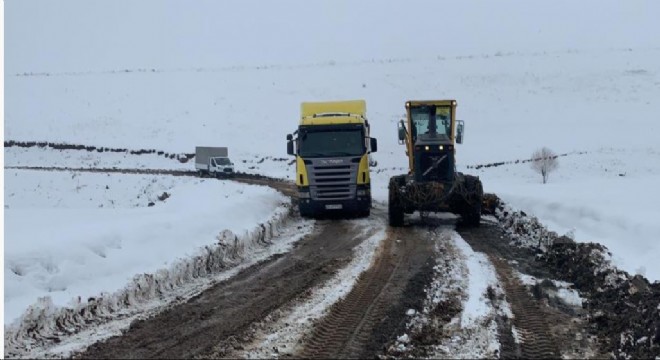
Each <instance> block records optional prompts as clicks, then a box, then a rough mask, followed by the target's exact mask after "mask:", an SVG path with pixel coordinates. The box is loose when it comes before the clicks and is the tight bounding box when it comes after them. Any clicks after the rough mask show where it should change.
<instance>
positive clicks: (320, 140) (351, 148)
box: [298, 129, 365, 157]
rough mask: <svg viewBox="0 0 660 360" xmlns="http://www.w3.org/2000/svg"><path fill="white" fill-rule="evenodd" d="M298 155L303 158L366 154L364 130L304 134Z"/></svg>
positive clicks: (308, 132)
mask: <svg viewBox="0 0 660 360" xmlns="http://www.w3.org/2000/svg"><path fill="white" fill-rule="evenodd" d="M298 140H299V143H298V149H299V150H298V155H300V156H302V157H330V156H359V155H363V154H364V153H365V147H364V137H363V135H362V130H357V129H351V130H323V131H306V132H302V133H301V134H300V137H299V139H298Z"/></svg>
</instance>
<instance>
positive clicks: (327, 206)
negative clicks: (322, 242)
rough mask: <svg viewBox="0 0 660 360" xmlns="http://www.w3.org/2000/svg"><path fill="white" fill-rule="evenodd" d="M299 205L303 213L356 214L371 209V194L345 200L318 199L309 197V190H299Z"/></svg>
mask: <svg viewBox="0 0 660 360" xmlns="http://www.w3.org/2000/svg"><path fill="white" fill-rule="evenodd" d="M298 206H299V208H300V213H301V214H309V215H312V216H313V215H321V214H326V215H349V214H350V215H355V214H361V213H364V212H366V211H368V210H369V209H371V194H367V195H362V196H355V197H353V198H351V199H343V200H318V199H311V198H309V191H304V190H302V191H299V196H298Z"/></svg>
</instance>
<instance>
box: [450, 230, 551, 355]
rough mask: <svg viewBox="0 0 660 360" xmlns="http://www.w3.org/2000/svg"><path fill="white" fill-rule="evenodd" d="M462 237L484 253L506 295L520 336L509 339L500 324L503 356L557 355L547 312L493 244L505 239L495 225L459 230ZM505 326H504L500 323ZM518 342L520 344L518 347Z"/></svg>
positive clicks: (505, 326) (509, 328) (509, 331)
mask: <svg viewBox="0 0 660 360" xmlns="http://www.w3.org/2000/svg"><path fill="white" fill-rule="evenodd" d="M458 232H459V234H460V235H461V237H462V238H463V239H464V240H465V241H466V242H467V243H468V244H469V245H470V246H471V247H472V248H473V249H474V250H475V251H481V252H483V253H485V254H486V255H487V256H488V258H489V260H490V261H491V263H492V264H493V266H494V267H495V271H496V273H497V277H498V280H499V281H500V283H501V284H502V288H503V289H504V292H505V294H506V300H507V301H508V302H509V304H510V306H511V311H512V312H513V315H514V318H513V319H511V322H513V325H514V326H515V327H516V329H517V330H518V332H519V333H520V335H521V337H522V339H521V340H522V343H520V344H516V343H515V342H512V341H508V340H511V338H512V333H511V327H510V326H507V325H504V324H501V325H500V327H499V332H500V338H501V339H504V340H507V341H503V342H501V346H502V348H501V357H502V358H519V357H521V356H522V358H526V359H547V358H559V357H560V352H559V349H560V348H561V346H559V344H558V342H557V340H556V339H555V338H554V336H553V335H552V333H551V332H550V327H549V324H548V318H547V317H548V314H547V313H546V312H545V311H544V310H543V309H542V308H541V306H540V304H539V303H538V301H537V300H535V299H534V298H533V297H532V296H531V295H530V294H529V292H528V291H527V288H526V287H525V286H524V285H523V284H522V283H521V282H520V280H519V279H518V278H517V276H516V275H515V274H514V273H513V269H512V268H511V266H510V265H509V264H508V263H507V262H506V260H504V259H503V258H502V254H501V253H500V250H499V249H498V248H497V247H496V246H495V245H493V244H494V243H496V242H502V241H505V240H503V239H501V238H500V234H499V232H498V228H496V227H494V226H490V225H486V224H482V226H481V227H480V228H472V229H458ZM502 325H504V326H502ZM518 345H519V347H518Z"/></svg>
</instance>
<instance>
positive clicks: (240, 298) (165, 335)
mask: <svg viewBox="0 0 660 360" xmlns="http://www.w3.org/2000/svg"><path fill="white" fill-rule="evenodd" d="M319 223H320V224H319V225H318V227H317V229H316V230H315V232H314V233H313V234H311V235H308V236H307V237H306V238H304V239H302V240H300V241H299V242H298V243H297V244H296V246H295V248H294V249H293V250H291V251H290V252H289V253H287V254H283V255H278V256H275V257H272V258H270V259H268V260H265V261H263V262H262V263H259V264H257V265H255V266H253V267H250V268H248V269H245V270H243V271H242V272H240V273H239V274H237V275H236V276H234V277H232V278H229V279H227V280H225V281H223V282H220V283H218V284H216V285H214V286H213V287H211V288H210V289H208V290H207V291H205V292H203V293H202V294H200V295H198V296H197V297H195V298H192V299H190V301H188V302H187V303H184V304H180V305H177V306H174V307H171V308H169V309H167V310H165V311H163V312H161V313H160V314H158V315H156V316H154V317H152V318H150V319H145V320H139V321H136V322H134V323H133V324H131V327H130V328H129V329H128V330H127V331H126V332H125V333H124V334H123V335H121V336H117V337H113V338H110V339H107V340H106V341H104V342H101V343H97V344H94V345H92V346H90V347H89V348H88V349H87V350H86V351H85V352H83V353H81V354H77V355H76V356H75V357H76V358H193V357H204V356H207V355H208V354H210V353H212V352H214V351H216V350H217V349H216V345H217V344H219V343H222V342H223V341H226V339H228V338H230V337H232V336H234V335H235V334H239V333H241V332H242V331H244V330H245V329H246V328H248V327H249V326H250V324H252V323H254V322H257V321H260V320H262V319H263V318H264V317H266V316H267V315H268V314H269V313H271V312H272V311H273V310H275V309H277V308H280V307H282V306H284V305H285V304H287V303H289V302H291V301H292V300H294V299H295V298H297V297H300V296H301V294H304V292H305V291H307V290H308V289H310V288H312V287H314V286H316V285H318V284H320V283H322V282H324V281H326V280H328V279H329V278H331V277H332V276H333V274H334V273H335V272H336V271H337V270H338V269H339V268H341V267H342V266H344V265H345V264H346V263H347V262H348V261H349V260H350V259H351V257H352V251H353V248H354V247H355V246H356V245H358V244H359V243H361V242H362V241H363V240H365V239H366V238H368V237H369V236H371V235H373V233H374V232H375V231H376V229H371V228H367V229H365V228H364V225H360V224H359V223H355V222H347V221H340V222H326V223H321V222H319ZM213 354H214V356H216V357H217V356H223V354H218V353H217V352H215V353H213Z"/></svg>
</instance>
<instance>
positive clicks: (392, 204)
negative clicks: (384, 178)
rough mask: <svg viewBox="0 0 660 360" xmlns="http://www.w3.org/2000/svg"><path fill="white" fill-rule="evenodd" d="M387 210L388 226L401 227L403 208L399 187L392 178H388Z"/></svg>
mask: <svg viewBox="0 0 660 360" xmlns="http://www.w3.org/2000/svg"><path fill="white" fill-rule="evenodd" d="M387 210H388V216H389V220H390V226H392V227H402V226H403V216H404V215H403V208H402V206H401V200H400V199H399V189H398V186H397V184H396V181H395V180H394V179H391V180H390V185H389V199H388V203H387Z"/></svg>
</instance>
